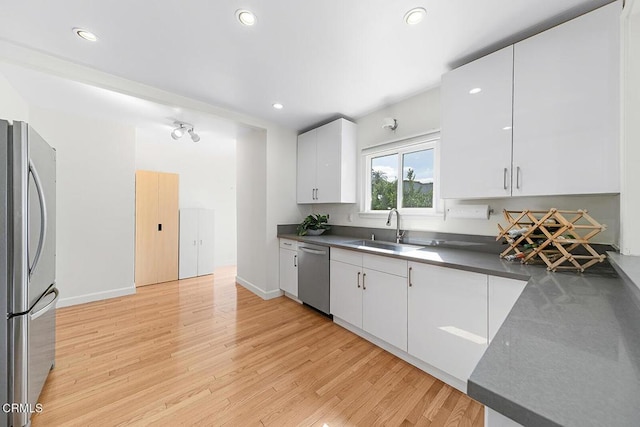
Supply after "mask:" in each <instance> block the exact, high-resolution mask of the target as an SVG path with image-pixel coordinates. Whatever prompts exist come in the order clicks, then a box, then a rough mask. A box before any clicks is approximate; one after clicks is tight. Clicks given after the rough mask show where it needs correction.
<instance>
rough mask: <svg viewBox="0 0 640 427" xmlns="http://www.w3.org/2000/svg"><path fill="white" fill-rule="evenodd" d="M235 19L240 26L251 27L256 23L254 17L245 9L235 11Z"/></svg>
mask: <svg viewBox="0 0 640 427" xmlns="http://www.w3.org/2000/svg"><path fill="white" fill-rule="evenodd" d="M236 18H238V21H240V23H241V24H242V25H247V26H252V25H254V24H255V23H256V21H257V19H256V15H254V14H253V12H251V11H249V10H246V9H238V10H236Z"/></svg>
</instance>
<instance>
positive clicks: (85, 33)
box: [73, 28, 98, 42]
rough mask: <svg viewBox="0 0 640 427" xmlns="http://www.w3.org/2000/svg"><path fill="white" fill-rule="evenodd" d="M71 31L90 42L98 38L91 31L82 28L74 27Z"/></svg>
mask: <svg viewBox="0 0 640 427" xmlns="http://www.w3.org/2000/svg"><path fill="white" fill-rule="evenodd" d="M73 32H74V33H75V35H76V36H78V37H80V38H82V39H84V40H87V41H90V42H95V41H97V40H98V36H96V35H95V34H93V33H92V32H91V31H88V30H85V29H84V28H74V29H73Z"/></svg>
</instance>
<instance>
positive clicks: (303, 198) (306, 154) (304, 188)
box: [297, 129, 317, 203]
mask: <svg viewBox="0 0 640 427" xmlns="http://www.w3.org/2000/svg"><path fill="white" fill-rule="evenodd" d="M316 140H317V131H316V130H315V129H314V130H312V131H309V132H307V133H303V134H302V135H300V136H298V171H297V200H298V203H315V197H316V191H315V189H316Z"/></svg>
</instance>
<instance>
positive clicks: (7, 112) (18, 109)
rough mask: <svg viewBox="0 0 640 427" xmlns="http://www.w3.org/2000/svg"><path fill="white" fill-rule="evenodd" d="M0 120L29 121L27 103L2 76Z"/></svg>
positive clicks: (0, 84) (0, 79) (0, 85)
mask: <svg viewBox="0 0 640 427" xmlns="http://www.w3.org/2000/svg"><path fill="white" fill-rule="evenodd" d="M0 119H6V120H20V121H23V122H28V121H29V106H28V104H27V102H26V101H25V100H24V99H23V98H22V97H21V96H20V94H19V93H18V92H17V91H16V90H15V89H14V88H13V86H11V84H10V83H9V81H8V80H7V79H6V78H5V77H4V76H3V75H2V74H0Z"/></svg>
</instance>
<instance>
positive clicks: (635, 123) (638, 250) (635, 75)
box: [620, 0, 640, 255]
mask: <svg viewBox="0 0 640 427" xmlns="http://www.w3.org/2000/svg"><path fill="white" fill-rule="evenodd" d="M622 40H623V54H622V75H623V84H622V103H623V104H622V114H623V117H622V147H621V156H620V158H621V162H622V164H621V166H622V179H621V187H622V195H621V198H620V210H621V212H620V214H621V218H620V221H621V227H620V229H621V230H620V231H621V239H620V240H621V241H620V250H621V252H622V253H623V254H625V255H640V238H639V237H640V221H638V213H639V212H640V143H639V141H640V120H639V119H638V118H639V117H640V1H639V0H628V1H627V3H626V5H625V10H624V12H623V19H622Z"/></svg>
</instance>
